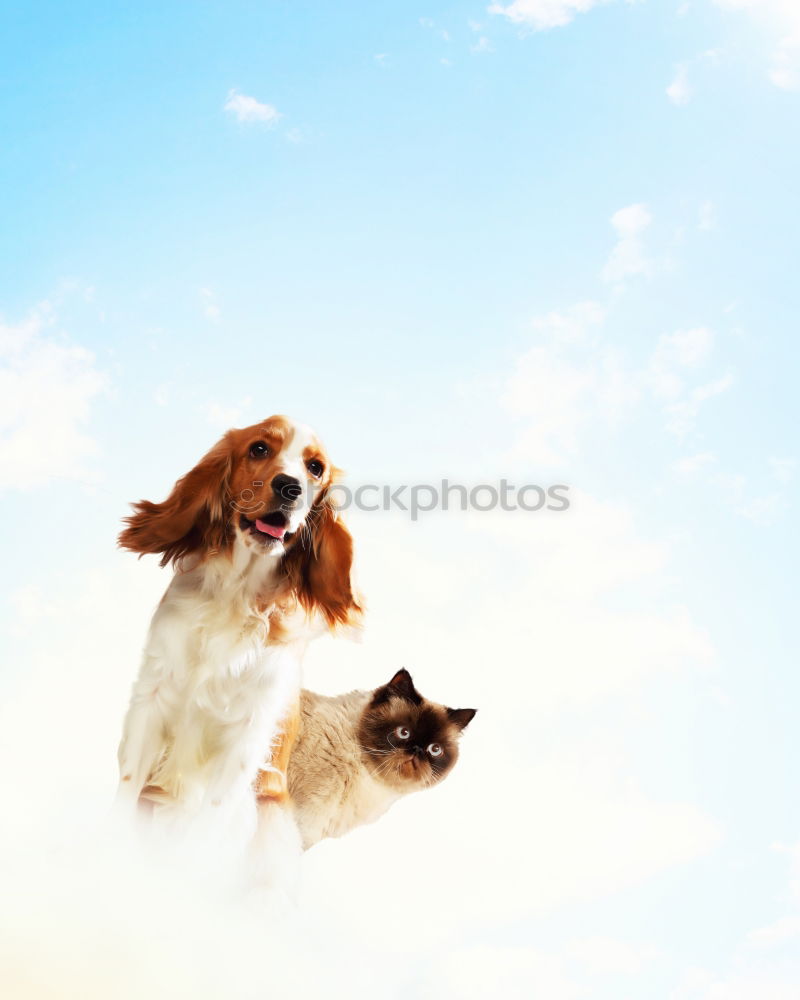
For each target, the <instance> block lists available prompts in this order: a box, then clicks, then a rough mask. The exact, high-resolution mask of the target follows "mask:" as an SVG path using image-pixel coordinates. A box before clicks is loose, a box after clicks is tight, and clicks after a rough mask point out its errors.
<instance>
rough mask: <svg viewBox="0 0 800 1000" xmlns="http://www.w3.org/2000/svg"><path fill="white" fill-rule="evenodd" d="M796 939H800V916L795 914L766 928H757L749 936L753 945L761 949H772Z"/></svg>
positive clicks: (782, 918)
mask: <svg viewBox="0 0 800 1000" xmlns="http://www.w3.org/2000/svg"><path fill="white" fill-rule="evenodd" d="M796 938H797V939H800V916H797V915H794V914H793V915H790V916H787V917H781V918H780V919H778V920H775V921H773V923H771V924H767V925H766V926H765V927H757V928H756V929H755V930H752V931H750V933H749V934H748V935H747V940H748V941H749V942H750V943H751V944H754V945H757V946H758V947H761V948H770V947H773V946H774V945H779V944H784V943H785V942H786V941H792V940H794V939H796Z"/></svg>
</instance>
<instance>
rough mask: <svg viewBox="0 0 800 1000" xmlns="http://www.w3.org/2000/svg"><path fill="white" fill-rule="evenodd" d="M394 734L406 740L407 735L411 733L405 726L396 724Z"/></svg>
mask: <svg viewBox="0 0 800 1000" xmlns="http://www.w3.org/2000/svg"><path fill="white" fill-rule="evenodd" d="M394 735H395V736H396V737H397V738H398V739H399V740H407V739H408V737H409V736H410V735H411V730H410V729H407V728H406V727H405V726H398V727H397V729H395V731H394Z"/></svg>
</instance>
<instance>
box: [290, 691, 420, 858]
mask: <svg viewBox="0 0 800 1000" xmlns="http://www.w3.org/2000/svg"><path fill="white" fill-rule="evenodd" d="M372 695H373V692H372V691H351V692H350V693H349V694H342V695H339V696H338V697H335V698H329V697H326V696H325V695H321V694H316V693H315V692H313V691H305V690H304V691H303V693H302V696H301V700H300V736H299V738H298V741H297V743H296V744H295V746H294V749H293V751H292V757H291V762H290V765H289V774H288V780H289V796H290V798H291V802H292V806H291V808H292V811H293V814H294V818H295V822H296V823H297V827H298V829H299V831H300V836H301V839H302V842H303V847H304V848H305V849H306V850H307V849H308V848H309V847H312V846H313V845H314V844H316V843H317V842H318V841H320V840H323V839H324V838H325V837H341V836H342V834H345V833H349V831H350V830H353V829H354V828H355V827H357V826H362V825H363V824H365V823H372V822H374V821H375V820H376V819H378V818H379V817H380V816H382V815H383V814H384V813H385V812H386V810H387V809H388V808H389V807H390V806H391V805H393V803H395V802H396V801H397V800H398V799H399V798H402V796H403V794H404V792H403V791H402V790H401V789H400V788H396V787H391V786H390V785H388V784H386V783H385V782H382V781H378V780H377V779H376V778H375V777H373V775H372V774H371V773H370V771H369V770H368V769H367V768H366V767H365V766H364V760H363V757H364V753H363V750H362V748H361V745H360V743H359V741H358V726H359V719H360V718H361V714H362V712H363V711H364V709H365V708H366V707H367V705H368V704H369V702H370V699H371V698H372ZM408 791H409V792H410V791H414V788H413V787H410V788H409V789H408Z"/></svg>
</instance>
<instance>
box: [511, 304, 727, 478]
mask: <svg viewBox="0 0 800 1000" xmlns="http://www.w3.org/2000/svg"><path fill="white" fill-rule="evenodd" d="M605 319H606V313H605V310H604V309H603V308H602V307H601V306H599V305H598V304H597V303H595V302H584V303H580V304H578V305H576V306H573V307H572V308H571V309H568V310H566V311H564V312H552V313H549V314H548V315H546V316H543V317H540V318H538V319H535V320H534V321H533V323H532V328H533V330H534V333H535V336H536V339H537V341H538V343H537V344H536V346H535V347H532V348H531V349H530V350H528V351H527V352H525V353H524V354H523V355H521V356H520V357H519V358H518V359H517V362H516V364H515V366H514V369H513V371H512V372H511V374H510V376H509V378H508V379H507V381H506V383H505V385H504V388H503V391H502V394H501V404H502V405H503V407H504V408H505V409H506V410H507V411H508V412H509V413H510V414H511V415H512V416H513V417H515V418H516V419H517V420H518V421H520V422H524V423H523V426H522V428H521V429H520V430H519V431H518V433H517V435H516V437H515V438H514V442H513V445H512V448H511V450H510V454H509V457H510V458H512V459H514V460H525V461H529V462H533V463H535V464H537V465H542V466H558V465H563V464H564V463H565V462H566V461H567V460H570V461H571V460H573V459H574V457H575V456H576V455H578V454H580V453H581V451H582V449H583V446H584V444H585V441H584V440H583V439H584V436H585V434H586V432H588V431H589V430H591V429H593V428H595V427H597V426H601V427H603V428H604V430H606V431H607V430H608V429H609V428H611V427H614V426H618V425H620V424H621V422H622V421H623V419H624V418H626V417H628V416H630V415H631V414H633V413H634V412H635V409H636V407H637V406H640V405H641V404H643V403H647V402H651V403H655V404H657V405H658V406H659V407H661V408H662V412H663V414H664V418H665V427H666V429H667V430H668V431H670V432H672V433H675V434H678V435H685V434H686V433H688V431H690V430H691V429H692V428H693V427H694V424H695V421H696V419H697V416H698V413H699V411H700V409H701V407H702V406H703V404H704V403H705V402H706V401H707V400H709V399H711V398H713V397H714V396H717V395H719V394H720V393H722V392H724V391H725V390H727V389H728V388H730V386H731V385H733V377H732V375H730V374H725V375H722V376H720V377H718V378H716V379H713V380H711V381H699V382H698V377H699V374H700V370H701V369H702V368H703V367H704V366H705V365H706V364H707V363H708V362H709V360H710V358H711V356H712V352H713V346H714V333H713V331H712V330H710V329H708V328H707V327H693V328H691V329H688V330H676V331H675V332H674V333H670V334H663V335H662V336H661V337H660V338H659V340H658V342H657V343H656V346H655V348H654V350H653V352H652V355H651V357H650V360H649V361H648V362H647V363H646V364H645V365H644V366H643V367H635V366H632V365H630V364H629V363H628V362H627V360H626V358H625V356H624V355H623V354H621V352H619V351H618V350H617V349H615V348H614V347H613V346H610V345H609V344H608V337H607V336H604V335H603V330H602V327H603V323H604V322H605Z"/></svg>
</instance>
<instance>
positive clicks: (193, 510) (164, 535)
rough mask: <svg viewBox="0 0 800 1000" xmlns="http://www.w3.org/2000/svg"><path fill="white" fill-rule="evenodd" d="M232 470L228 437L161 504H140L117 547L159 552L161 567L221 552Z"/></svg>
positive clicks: (136, 507)
mask: <svg viewBox="0 0 800 1000" xmlns="http://www.w3.org/2000/svg"><path fill="white" fill-rule="evenodd" d="M231 466H232V456H231V447H230V443H229V440H228V435H227V434H226V435H225V437H224V438H222V440H221V441H218V442H217V443H216V444H215V445H214V447H213V448H212V449H211V451H210V452H209V453H208V454H207V455H205V456H204V457H203V458H202V459H201V460H200V461H199V462H198V463H197V465H196V466H195V467H194V468H193V469H192V470H191V472H187V473H186V475H185V476H183V478H181V479H179V480H178V481H177V483H175V486H174V487H173V488H172V492H171V493H170V495H169V496H168V497H167V499H166V500H165V501H164V502H163V503H151V502H150V501H149V500H140V501H139V503H135V504H132V506H133V511H134V513H133V514H131V515H130V517H126V518H125V519H124V520H125V523H126V524H127V525H128V527H127V528H125V530H124V531H123V532H122V533H121V534H120V536H119V545H120V546H121V547H122V548H123V549H130V550H131V551H132V552H138V553H139V554H140V555H143V554H144V553H146V552H162V553H163V557H162V559H161V565H162V566H166V564H167V563H168V562H170V561H174V560H176V559H179V558H180V557H181V556H184V555H187V554H188V553H190V552H196V551H198V550H199V549H206V550H211V549H221V548H223V547H224V545H225V542H226V527H227V522H228V518H229V514H230V511H229V510H228V508H227V503H226V498H227V494H228V487H229V484H230V475H231Z"/></svg>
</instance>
